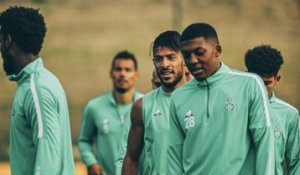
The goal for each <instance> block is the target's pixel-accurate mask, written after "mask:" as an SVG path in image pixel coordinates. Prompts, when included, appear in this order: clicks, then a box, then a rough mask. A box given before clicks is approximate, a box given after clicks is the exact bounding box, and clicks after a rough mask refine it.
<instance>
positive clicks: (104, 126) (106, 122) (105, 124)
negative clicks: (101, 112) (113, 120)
mask: <svg viewBox="0 0 300 175" xmlns="http://www.w3.org/2000/svg"><path fill="white" fill-rule="evenodd" d="M102 129H103V132H104V133H105V134H108V133H109V120H108V119H104V120H103V121H102Z"/></svg>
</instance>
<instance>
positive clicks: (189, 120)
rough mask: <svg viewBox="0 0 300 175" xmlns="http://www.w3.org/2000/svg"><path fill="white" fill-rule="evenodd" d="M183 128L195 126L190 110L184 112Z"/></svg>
mask: <svg viewBox="0 0 300 175" xmlns="http://www.w3.org/2000/svg"><path fill="white" fill-rule="evenodd" d="M184 123H185V129H189V128H192V127H194V126H195V116H194V114H193V112H192V111H191V110H188V112H187V113H186V114H185V117H184Z"/></svg>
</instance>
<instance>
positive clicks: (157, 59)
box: [153, 57, 162, 62]
mask: <svg viewBox="0 0 300 175" xmlns="http://www.w3.org/2000/svg"><path fill="white" fill-rule="evenodd" d="M161 59H162V57H154V58H153V60H154V61H156V62H159V61H161Z"/></svg>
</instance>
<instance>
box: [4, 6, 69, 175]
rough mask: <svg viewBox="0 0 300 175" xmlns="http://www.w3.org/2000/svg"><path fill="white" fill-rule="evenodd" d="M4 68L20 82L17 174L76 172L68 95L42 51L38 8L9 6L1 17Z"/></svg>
mask: <svg viewBox="0 0 300 175" xmlns="http://www.w3.org/2000/svg"><path fill="white" fill-rule="evenodd" d="M0 26H1V30H0V43H1V44H0V45H1V54H2V58H3V67H4V70H5V72H6V74H7V76H8V78H9V80H11V81H15V82H16V83H17V90H16V95H15V97H14V101H13V107H12V111H11V116H10V165H11V174H13V175H29V174H36V175H53V174H57V175H66V174H68V175H74V174H75V172H74V160H73V152H72V141H71V132H70V122H69V112H68V105H67V99H66V95H65V92H64V89H63V87H62V86H61V84H60V82H59V80H58V79H57V78H56V77H55V76H54V75H53V74H52V73H51V72H49V71H48V70H47V69H46V68H45V67H44V65H43V61H42V58H41V57H39V52H40V50H41V48H42V44H43V41H44V37H45V34H46V24H45V22H44V17H43V16H42V15H41V14H40V13H39V10H37V9H33V8H26V7H10V8H8V9H7V10H5V11H4V12H2V13H1V15H0Z"/></svg>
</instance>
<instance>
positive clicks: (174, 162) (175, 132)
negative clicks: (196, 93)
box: [167, 98, 184, 175]
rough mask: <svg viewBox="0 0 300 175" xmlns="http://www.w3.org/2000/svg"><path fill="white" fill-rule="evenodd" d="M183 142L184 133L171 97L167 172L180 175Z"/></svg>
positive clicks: (181, 171)
mask: <svg viewBox="0 0 300 175" xmlns="http://www.w3.org/2000/svg"><path fill="white" fill-rule="evenodd" d="M183 143H184V133H183V131H182V128H181V126H180V123H179V121H178V118H177V115H176V107H175V104H174V101H173V98H171V102H170V135H169V149H168V173H167V174H172V175H177V174H178V175H182V174H183V166H182V150H183Z"/></svg>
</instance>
